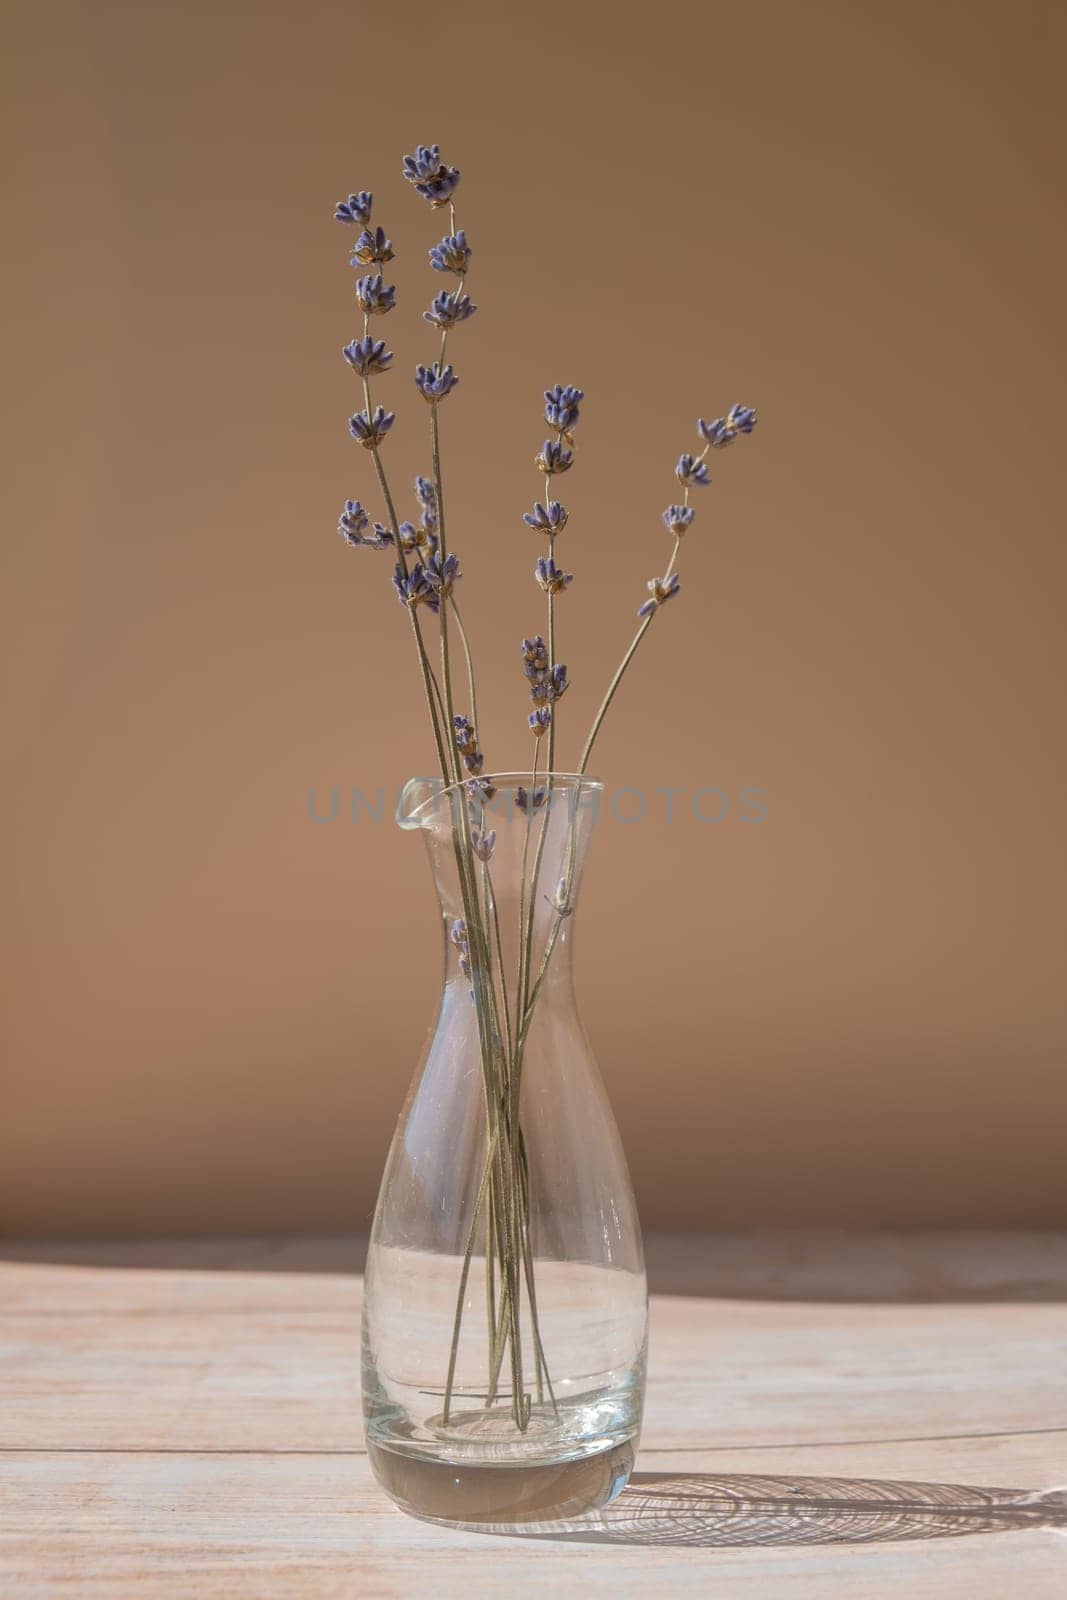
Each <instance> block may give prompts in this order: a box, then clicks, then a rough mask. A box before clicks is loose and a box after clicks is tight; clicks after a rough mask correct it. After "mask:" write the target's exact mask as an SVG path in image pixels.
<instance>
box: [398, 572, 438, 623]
mask: <svg viewBox="0 0 1067 1600" xmlns="http://www.w3.org/2000/svg"><path fill="white" fill-rule="evenodd" d="M393 587H394V588H395V589H396V595H397V599H398V600H399V601H400V604H401V605H402V606H407V607H409V609H412V610H413V609H414V608H415V607H416V606H422V605H424V606H427V607H428V608H429V609H430V610H431V611H434V612H436V611H439V610H440V609H441V601H440V598H439V596H438V593H437V590H436V589H435V588H434V586H433V584H432V583H431V582H430V580H429V579H428V578H427V576H426V568H425V567H424V566H423V565H422V562H421V561H420V562H417V563H416V564H415V566H413V567H412V569H411V571H410V572H409V573H408V574H407V576H406V577H405V576H404V569H403V568H402V567H397V568H396V570H395V571H394V573H393Z"/></svg>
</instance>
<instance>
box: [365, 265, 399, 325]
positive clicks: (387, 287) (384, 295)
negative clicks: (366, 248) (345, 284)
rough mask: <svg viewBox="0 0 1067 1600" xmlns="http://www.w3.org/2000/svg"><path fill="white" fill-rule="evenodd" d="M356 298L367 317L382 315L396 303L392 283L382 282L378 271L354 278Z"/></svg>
mask: <svg viewBox="0 0 1067 1600" xmlns="http://www.w3.org/2000/svg"><path fill="white" fill-rule="evenodd" d="M356 299H357V300H358V301H359V303H360V305H361V306H362V307H363V309H364V311H365V312H366V314H367V316H368V317H374V316H384V314H385V313H386V312H387V311H392V309H393V307H394V306H395V304H396V290H395V288H393V286H392V284H387V283H383V282H382V275H381V273H380V272H370V273H368V274H367V276H366V277H365V278H357V279H356Z"/></svg>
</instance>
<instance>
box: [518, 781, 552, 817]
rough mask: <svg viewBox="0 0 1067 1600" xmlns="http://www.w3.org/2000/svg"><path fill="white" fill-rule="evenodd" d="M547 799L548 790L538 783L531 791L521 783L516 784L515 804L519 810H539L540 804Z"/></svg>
mask: <svg viewBox="0 0 1067 1600" xmlns="http://www.w3.org/2000/svg"><path fill="white" fill-rule="evenodd" d="M547 799H548V790H547V789H546V788H542V787H541V786H540V785H538V787H537V788H536V789H534V790H533V791H532V792H531V791H529V790H527V789H524V788H523V786H522V784H521V783H520V784H518V785H517V786H516V789H515V804H516V805H517V806H518V808H519V810H520V811H524V812H527V813H529V812H530V811H538V810H540V808H541V806H543V805H544V803H545V801H546V800H547Z"/></svg>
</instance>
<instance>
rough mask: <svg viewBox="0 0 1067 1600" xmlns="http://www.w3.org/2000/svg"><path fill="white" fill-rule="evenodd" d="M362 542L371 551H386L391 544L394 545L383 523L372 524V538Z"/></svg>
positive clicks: (390, 534)
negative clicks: (369, 547) (368, 546)
mask: <svg viewBox="0 0 1067 1600" xmlns="http://www.w3.org/2000/svg"><path fill="white" fill-rule="evenodd" d="M363 542H364V544H368V545H370V546H371V548H372V549H373V550H386V549H388V547H389V546H390V545H391V544H394V543H395V540H394V539H393V535H392V533H391V532H390V530H389V529H388V528H387V527H386V526H385V524H384V522H376V523H375V524H374V538H373V539H364V541H363Z"/></svg>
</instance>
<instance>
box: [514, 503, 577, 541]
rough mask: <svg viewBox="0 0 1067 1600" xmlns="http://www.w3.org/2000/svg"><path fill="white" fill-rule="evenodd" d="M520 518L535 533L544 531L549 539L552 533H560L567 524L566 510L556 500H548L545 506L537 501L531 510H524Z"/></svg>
mask: <svg viewBox="0 0 1067 1600" xmlns="http://www.w3.org/2000/svg"><path fill="white" fill-rule="evenodd" d="M522 520H523V522H525V524H526V526H527V527H528V528H533V529H534V530H535V531H536V532H537V533H545V534H547V535H548V537H549V538H550V539H551V538H552V536H553V535H554V534H557V533H562V531H563V529H564V528H565V527H566V526H567V511H566V507H565V506H561V505H560V503H559V501H558V500H550V501H549V502H548V505H547V506H543V505H542V504H541V502H540V500H538V501H537V503H536V504H535V506H534V508H533V510H532V511H524V512H523V514H522Z"/></svg>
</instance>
